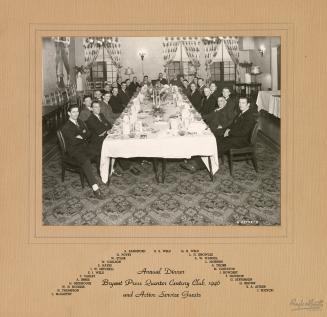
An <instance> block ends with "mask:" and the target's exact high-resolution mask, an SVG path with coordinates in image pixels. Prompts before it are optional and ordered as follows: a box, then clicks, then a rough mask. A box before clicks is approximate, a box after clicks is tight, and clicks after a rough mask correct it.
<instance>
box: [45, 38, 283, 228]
mask: <svg viewBox="0 0 327 317" xmlns="http://www.w3.org/2000/svg"><path fill="white" fill-rule="evenodd" d="M42 49H43V51H42V59H43V60H42V65H43V67H42V85H43V87H42V92H43V98H42V164H43V165H42V208H43V209H42V216H43V220H42V221H43V225H45V226H82V225H90V226H280V225H281V208H280V205H281V204H280V193H281V181H280V180H281V171H280V158H281V153H280V126H281V125H280V120H281V118H280V117H281V116H280V113H281V112H280V107H281V90H280V87H281V38H280V37H273V36H266V37H265V36H252V37H251V36H247V37H240V36H233V34H231V35H230V36H226V35H220V34H217V35H216V36H208V37H194V36H192V35H191V34H190V36H187V37H185V36H180V37H176V36H174V37H167V36H162V37H114V36H111V35H110V36H109V35H108V36H107V37H96V36H88V37H87V36H86V37H58V36H56V37H43V38H42Z"/></svg>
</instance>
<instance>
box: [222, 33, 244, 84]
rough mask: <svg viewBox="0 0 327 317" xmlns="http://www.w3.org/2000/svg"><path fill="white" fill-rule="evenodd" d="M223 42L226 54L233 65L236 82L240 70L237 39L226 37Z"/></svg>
mask: <svg viewBox="0 0 327 317" xmlns="http://www.w3.org/2000/svg"><path fill="white" fill-rule="evenodd" d="M224 42H225V44H226V47H227V50H228V53H229V55H230V57H231V59H232V61H233V62H234V64H235V70H236V80H237V81H238V80H239V78H240V70H239V67H240V66H239V63H240V61H239V57H240V49H239V46H238V38H236V37H227V38H224Z"/></svg>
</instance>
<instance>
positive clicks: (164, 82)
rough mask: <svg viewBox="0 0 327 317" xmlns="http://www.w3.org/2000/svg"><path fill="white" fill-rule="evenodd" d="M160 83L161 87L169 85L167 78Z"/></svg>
mask: <svg viewBox="0 0 327 317" xmlns="http://www.w3.org/2000/svg"><path fill="white" fill-rule="evenodd" d="M158 80H159V78H158ZM159 82H160V84H161V85H167V84H168V81H167V79H166V78H161V80H159Z"/></svg>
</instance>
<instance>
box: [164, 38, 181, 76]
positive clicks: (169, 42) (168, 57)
mask: <svg viewBox="0 0 327 317" xmlns="http://www.w3.org/2000/svg"><path fill="white" fill-rule="evenodd" d="M178 45H179V42H177V41H175V40H174V38H173V37H171V38H168V37H166V38H165V41H164V42H163V43H162V46H163V60H164V69H165V73H166V74H167V68H168V64H169V63H171V62H172V60H173V59H174V58H175V55H176V52H177V49H178Z"/></svg>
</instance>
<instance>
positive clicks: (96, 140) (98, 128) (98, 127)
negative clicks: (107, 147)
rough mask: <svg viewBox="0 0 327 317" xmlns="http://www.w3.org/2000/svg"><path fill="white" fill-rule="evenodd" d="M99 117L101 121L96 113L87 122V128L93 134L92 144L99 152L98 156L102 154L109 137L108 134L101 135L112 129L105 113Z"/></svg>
mask: <svg viewBox="0 0 327 317" xmlns="http://www.w3.org/2000/svg"><path fill="white" fill-rule="evenodd" d="M99 117H100V119H101V120H100V119H99V118H98V117H97V116H96V115H95V114H94V113H92V114H91V115H90V117H89V118H88V119H87V121H86V124H87V127H88V128H89V129H90V132H91V143H93V144H94V146H95V148H96V149H97V151H98V154H100V153H101V147H102V142H103V140H104V139H105V137H106V136H107V135H106V134H105V135H102V136H100V134H102V133H104V132H106V131H108V130H110V129H111V127H112V125H111V124H110V123H109V121H108V120H107V119H106V118H105V116H104V115H103V113H100V114H99Z"/></svg>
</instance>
